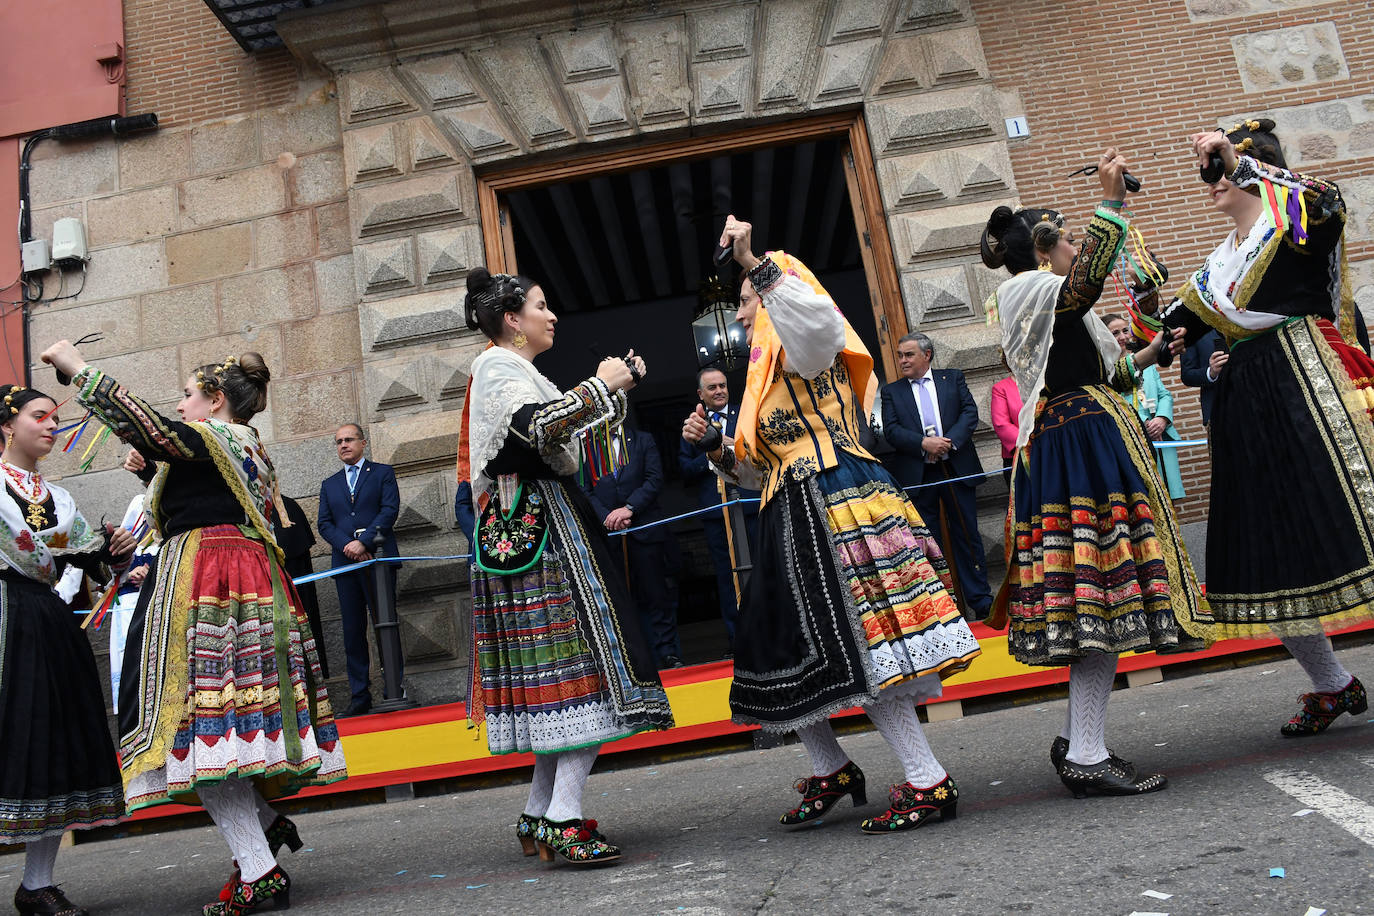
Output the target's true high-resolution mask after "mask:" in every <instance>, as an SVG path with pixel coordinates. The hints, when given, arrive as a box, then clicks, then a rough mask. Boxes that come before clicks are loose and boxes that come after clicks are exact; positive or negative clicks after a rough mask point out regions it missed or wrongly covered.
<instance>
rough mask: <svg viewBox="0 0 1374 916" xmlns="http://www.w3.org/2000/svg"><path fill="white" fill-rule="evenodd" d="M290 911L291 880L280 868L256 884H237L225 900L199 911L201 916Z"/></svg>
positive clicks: (276, 868)
mask: <svg viewBox="0 0 1374 916" xmlns="http://www.w3.org/2000/svg"><path fill="white" fill-rule="evenodd" d="M289 909H291V879H290V878H288V877H287V875H286V872H284V871H282V870H281V866H280V865H274V866H273V867H272V870H271V871H269V872H268V873H267V874H265V875H263V876H262V877H261V878H258V879H257V880H256V881H239V882H237V883H236V884H235V885H234V891H233V893H232V894H230V895H229V899H228V900H216V901H215V902H214V903H209V904H206V905H205V906H204V907H203V908H202V909H201V914H202V916H247V914H249V913H262V912H266V911H267V910H273V911H275V910H289Z"/></svg>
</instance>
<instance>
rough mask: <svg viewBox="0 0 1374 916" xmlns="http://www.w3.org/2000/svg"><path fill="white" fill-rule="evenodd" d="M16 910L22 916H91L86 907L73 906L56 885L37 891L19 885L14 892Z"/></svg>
mask: <svg viewBox="0 0 1374 916" xmlns="http://www.w3.org/2000/svg"><path fill="white" fill-rule="evenodd" d="M14 908H15V910H16V911H17V912H18V913H19V914H20V916H59V914H60V916H89V914H88V912H87V910H86V909H85V908H84V907H79V906H76V905H75V904H73V903H72V902H71V901H70V900H68V899H67V898H66V896H65V895H64V894H63V893H62V891H60V890H58V889H57V887H56V885H49V886H47V887H40V888H39V889H38V890H36V891H31V890H29V889H28V888H27V887H25V886H24V885H22V884H21V885H19V889H18V890H16V891H15V892H14Z"/></svg>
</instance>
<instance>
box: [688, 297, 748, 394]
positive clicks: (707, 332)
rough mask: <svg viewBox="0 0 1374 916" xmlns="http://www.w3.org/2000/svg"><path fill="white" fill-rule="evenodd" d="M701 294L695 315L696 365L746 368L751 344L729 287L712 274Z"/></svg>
mask: <svg viewBox="0 0 1374 916" xmlns="http://www.w3.org/2000/svg"><path fill="white" fill-rule="evenodd" d="M700 296H701V305H700V307H699V308H698V309H697V315H696V317H695V318H693V319H692V340H693V342H694V343H695V344H696V352H697V367H698V368H701V369H705V368H706V367H707V366H711V367H713V368H716V369H723V370H725V371H726V372H733V371H734V370H736V369H740V368H743V367H744V366H745V365H746V364H747V363H748V361H749V344H748V342H747V341H746V340H745V333H744V325H742V324H740V323H739V322H738V321H736V320H735V312H736V311H737V309H738V306H737V305H736V303H735V297H734V296H733V295H732V294H731V291H730V288H729V287H727V286H726V285H725V284H724V283H722V282H721V280H720V278H719V277H709V278H707V279H705V280H703V281H702V282H701V293H700Z"/></svg>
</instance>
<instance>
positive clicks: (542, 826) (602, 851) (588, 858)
mask: <svg viewBox="0 0 1374 916" xmlns="http://www.w3.org/2000/svg"><path fill="white" fill-rule="evenodd" d="M596 827H597V824H596V821H595V820H594V819H592V818H587V819H586V820H571V821H551V820H549V819H548V818H546V817H541V818H539V821H538V823H537V824H536V825H535V828H534V840H535V842H536V843H538V844H539V859H540V861H543V862H552V861H554V856H561V857H562V858H563V859H564V860H565V861H567V862H572V863H573V864H574V865H596V864H599V863H601V862H614V861H615V860H616V859H619V858H620V847H619V846H613V845H612V844H610V843H608V842H606V838H605V837H604V836H602V835H601V832H600V831H598V830H597V829H596Z"/></svg>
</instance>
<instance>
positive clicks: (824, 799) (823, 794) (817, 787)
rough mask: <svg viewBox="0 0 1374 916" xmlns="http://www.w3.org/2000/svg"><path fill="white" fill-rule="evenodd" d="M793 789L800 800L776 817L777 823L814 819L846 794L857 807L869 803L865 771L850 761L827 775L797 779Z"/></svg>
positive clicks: (784, 823)
mask: <svg viewBox="0 0 1374 916" xmlns="http://www.w3.org/2000/svg"><path fill="white" fill-rule="evenodd" d="M792 788H794V789H796V790H797V791H798V792H800V793H801V796H802V802H801V804H800V805H798V806H797V807H795V808H793V809H792V810H791V811H789V812H787V813H786V814H784V815H783V816H782V817H780V818H778V823H780V824H782V825H784V826H786V827H795V826H797V825H798V824H804V823H807V822H809V821H814V820H816V819H817V818H819V817H820V816H821V815H823V814H824V813H825V812H827V811H829V810H830V809H831V808H833V807H835V804H836V803H837V802H838V801H839V800H840V799H842V798H844V797H845V796H846V795H850V796H853V798H854V807H856V808H857V807H858V806H859V805H864V804H867V803H868V786H867V783H866V782H865V780H864V771H863V770H861V769H859V768H858V767H857V766H855V765H854V761H852V760H851V761H849V762H848V763H846V764H845V765H844V766H842V767H840V768H839V769H838V770H836V771H835V772H833V773H831V774H830V775H829V776H812V777H809V778H806V779H798V780H797V781H796V783H795V784H794V785H793V786H792Z"/></svg>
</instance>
